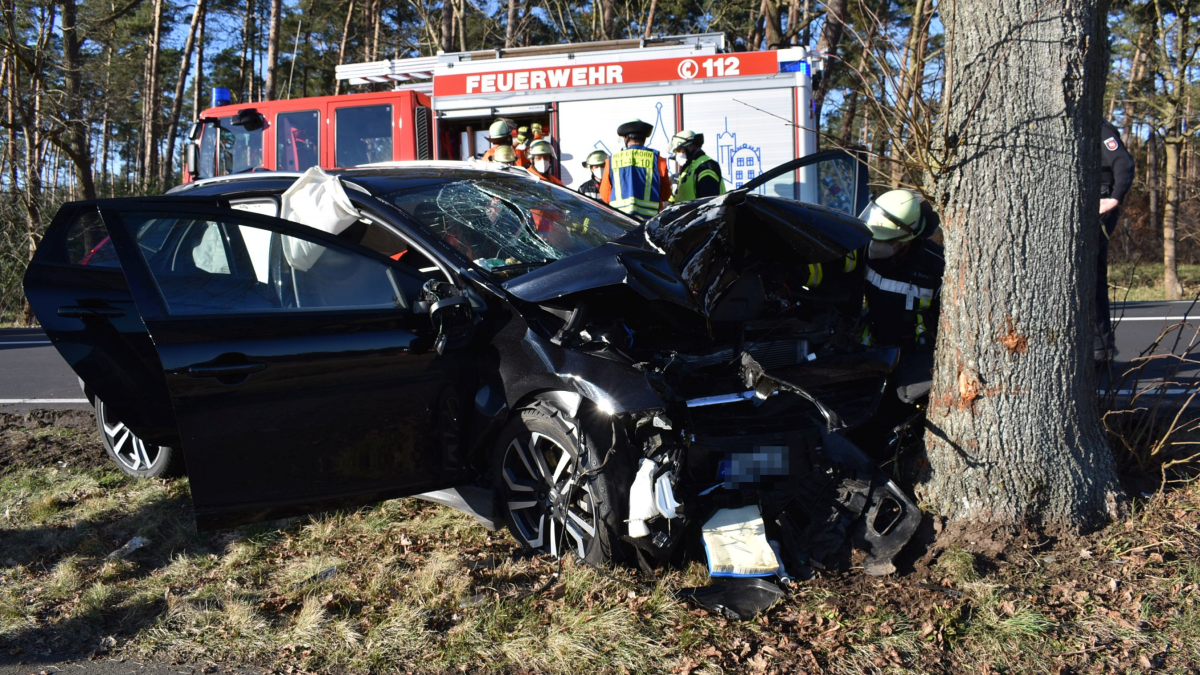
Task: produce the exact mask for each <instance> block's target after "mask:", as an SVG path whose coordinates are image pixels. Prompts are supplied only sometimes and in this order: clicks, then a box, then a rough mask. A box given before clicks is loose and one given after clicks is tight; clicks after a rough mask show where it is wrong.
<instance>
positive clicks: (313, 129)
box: [275, 110, 321, 171]
mask: <svg viewBox="0 0 1200 675" xmlns="http://www.w3.org/2000/svg"><path fill="white" fill-rule="evenodd" d="M275 120H276V121H275V169H276V170H278V171H304V170H305V169H307V168H309V167H310V166H316V165H317V164H318V163H320V158H321V113H320V112H318V111H316V110H304V111H300V112H286V113H279V114H278V115H277V116H276V117H275Z"/></svg>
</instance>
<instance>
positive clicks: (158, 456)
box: [93, 397, 183, 478]
mask: <svg viewBox="0 0 1200 675" xmlns="http://www.w3.org/2000/svg"><path fill="white" fill-rule="evenodd" d="M93 406H94V407H95V408H96V426H97V428H98V429H99V430H100V439H101V440H102V441H103V442H104V451H105V452H106V453H107V454H108V458H109V459H111V460H112V462H113V464H116V465H117V468H118V469H120V470H121V473H123V474H125V475H126V476H130V477H133V478H170V477H172V476H181V475H183V453H182V452H180V451H179V450H178V449H176V448H172V447H170V446H166V445H153V444H150V443H146V442H145V441H143V440H142V439H140V438H138V437H137V434H135V433H133V431H132V430H130V429H129V427H127V426H125V424H124V423H122V422H121V421H119V420H117V419H116V418H115V417H114V416H113V414H112V411H111V409H110V408H109V407H108V406H106V405H104V401H101V400H100V398H99V397H97V398H96V399H95V401H93Z"/></svg>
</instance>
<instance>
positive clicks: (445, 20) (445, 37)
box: [343, 0, 454, 54]
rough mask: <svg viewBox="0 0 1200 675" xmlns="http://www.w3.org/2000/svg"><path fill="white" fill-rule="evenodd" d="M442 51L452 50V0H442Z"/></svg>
mask: <svg viewBox="0 0 1200 675" xmlns="http://www.w3.org/2000/svg"><path fill="white" fill-rule="evenodd" d="M353 1H354V0H351V2H353ZM344 41H345V37H344V34H343V42H344ZM442 51H443V52H445V53H447V54H449V53H450V52H452V51H454V0H442Z"/></svg>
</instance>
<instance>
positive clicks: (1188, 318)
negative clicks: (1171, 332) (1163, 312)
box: [1113, 314, 1200, 321]
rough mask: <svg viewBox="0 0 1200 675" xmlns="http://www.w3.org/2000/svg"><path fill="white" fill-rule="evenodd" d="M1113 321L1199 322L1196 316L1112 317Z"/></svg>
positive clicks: (1199, 316)
mask: <svg viewBox="0 0 1200 675" xmlns="http://www.w3.org/2000/svg"><path fill="white" fill-rule="evenodd" d="M1113 320H1114V321H1200V314H1197V315H1196V316H1113Z"/></svg>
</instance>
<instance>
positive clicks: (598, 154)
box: [583, 150, 608, 167]
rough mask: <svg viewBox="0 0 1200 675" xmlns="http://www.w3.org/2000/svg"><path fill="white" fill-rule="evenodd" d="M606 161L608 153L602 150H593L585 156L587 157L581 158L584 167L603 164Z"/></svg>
mask: <svg viewBox="0 0 1200 675" xmlns="http://www.w3.org/2000/svg"><path fill="white" fill-rule="evenodd" d="M607 161H608V153H607V152H605V151H603V150H595V151H593V152H592V153H590V154H589V155H588V156H587V159H584V160H583V165H584V166H585V167H592V166H604V163H605V162H607Z"/></svg>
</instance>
